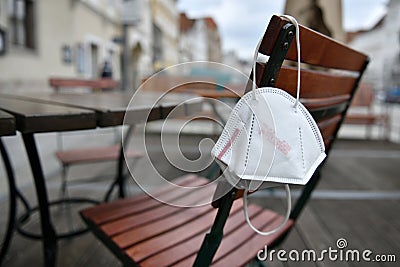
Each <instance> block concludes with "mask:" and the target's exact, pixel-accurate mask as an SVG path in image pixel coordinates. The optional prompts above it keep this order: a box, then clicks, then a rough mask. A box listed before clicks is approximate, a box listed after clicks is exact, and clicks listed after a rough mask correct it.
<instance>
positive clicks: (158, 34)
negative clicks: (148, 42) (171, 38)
mask: <svg viewBox="0 0 400 267" xmlns="http://www.w3.org/2000/svg"><path fill="white" fill-rule="evenodd" d="M162 38H163V37H162V31H161V29H160V28H159V27H158V26H157V25H155V24H153V64H155V63H160V61H162V60H163V44H162Z"/></svg>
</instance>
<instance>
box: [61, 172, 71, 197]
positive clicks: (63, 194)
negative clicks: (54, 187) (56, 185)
mask: <svg viewBox="0 0 400 267" xmlns="http://www.w3.org/2000/svg"><path fill="white" fill-rule="evenodd" d="M68 168H69V166H68V165H63V166H62V170H61V186H60V198H66V197H68V188H67V186H68V185H67V175H68Z"/></svg>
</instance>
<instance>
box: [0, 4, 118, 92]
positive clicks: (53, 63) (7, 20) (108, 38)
mask: <svg viewBox="0 0 400 267" xmlns="http://www.w3.org/2000/svg"><path fill="white" fill-rule="evenodd" d="M120 2H121V1H120V0H112V1H111V0H98V1H94V0H76V1H70V0H59V1H51V0H41V1H33V0H5V1H1V2H0V5H1V6H0V28H1V29H2V30H3V31H4V32H5V35H6V39H5V43H4V45H5V49H6V51H5V53H4V54H2V55H1V56H0V70H1V72H2V75H1V77H0V83H2V84H11V85H12V84H13V83H16V84H18V85H19V86H22V87H23V85H24V84H25V83H26V84H29V85H30V86H33V85H37V86H43V85H45V84H46V83H47V79H48V77H49V76H52V75H57V76H70V77H87V78H89V77H98V76H99V71H100V68H101V65H102V64H103V62H104V61H105V60H108V61H110V63H111V64H112V67H113V72H114V77H115V78H117V79H118V78H119V76H120V50H121V49H120V47H119V45H117V44H115V43H114V42H113V41H112V39H113V38H114V37H115V36H119V35H120V34H121V27H120V19H119V18H120V13H119V12H120Z"/></svg>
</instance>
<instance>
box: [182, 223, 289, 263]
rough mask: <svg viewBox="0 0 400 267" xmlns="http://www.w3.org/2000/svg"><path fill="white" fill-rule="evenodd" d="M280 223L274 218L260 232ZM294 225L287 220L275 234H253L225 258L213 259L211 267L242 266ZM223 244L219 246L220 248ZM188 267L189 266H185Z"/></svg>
mask: <svg viewBox="0 0 400 267" xmlns="http://www.w3.org/2000/svg"><path fill="white" fill-rule="evenodd" d="M281 221H282V217H280V216H279V217H276V219H275V220H273V221H272V223H269V224H267V225H266V226H264V227H262V231H269V230H272V229H274V228H276V227H277V226H278V225H279V224H280V223H281ZM293 224H294V221H293V220H289V221H288V222H287V223H286V225H285V226H284V227H283V228H282V229H281V230H279V231H278V232H277V233H274V234H272V235H269V236H262V235H258V234H253V236H252V237H251V239H249V240H247V242H246V245H243V246H239V247H237V248H236V249H235V250H233V251H230V252H229V253H228V254H227V255H226V257H223V258H221V259H217V258H214V261H213V264H212V265H211V266H215V267H219V266H221V267H222V266H243V265H245V264H247V263H249V262H250V261H252V260H253V259H254V257H255V256H256V255H255V254H256V253H257V252H258V250H260V249H263V248H264V246H268V245H270V244H272V242H273V241H274V240H276V238H278V237H279V236H280V235H282V233H284V232H287V231H288V230H289V229H290V228H291V227H292V226H293ZM223 245H224V244H221V247H222V246H223ZM187 266H190V265H187Z"/></svg>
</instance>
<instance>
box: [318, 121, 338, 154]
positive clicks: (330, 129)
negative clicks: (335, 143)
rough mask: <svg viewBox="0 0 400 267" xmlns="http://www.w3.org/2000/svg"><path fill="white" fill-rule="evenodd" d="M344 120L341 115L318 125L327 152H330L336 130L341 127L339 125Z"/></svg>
mask: <svg viewBox="0 0 400 267" xmlns="http://www.w3.org/2000/svg"><path fill="white" fill-rule="evenodd" d="M342 118H343V115H342V114H339V115H336V116H334V117H332V118H329V119H327V120H324V121H321V122H319V123H318V127H319V129H320V131H321V135H322V138H323V139H324V143H325V150H327V151H329V148H330V143H331V141H332V140H333V138H334V137H335V133H336V130H337V128H338V127H339V123H340V122H341V120H342Z"/></svg>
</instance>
